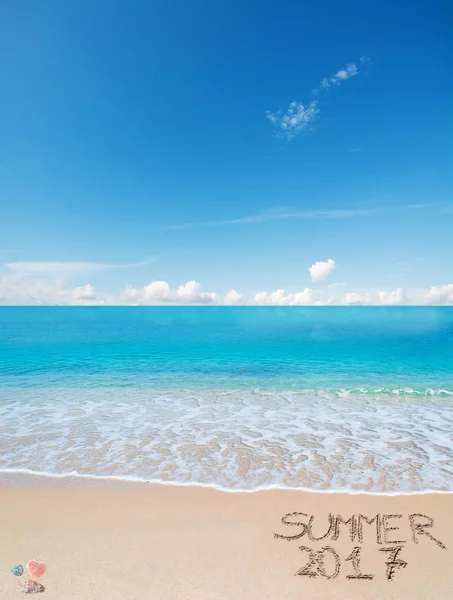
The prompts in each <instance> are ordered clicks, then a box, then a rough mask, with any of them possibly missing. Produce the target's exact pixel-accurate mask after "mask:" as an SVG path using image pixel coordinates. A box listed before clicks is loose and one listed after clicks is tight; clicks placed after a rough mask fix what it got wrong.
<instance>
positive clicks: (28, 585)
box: [20, 579, 45, 594]
mask: <svg viewBox="0 0 453 600" xmlns="http://www.w3.org/2000/svg"><path fill="white" fill-rule="evenodd" d="M44 590H45V587H44V586H43V585H42V584H41V583H38V582H37V581H33V580H32V579H27V580H26V581H24V582H22V584H21V585H20V591H21V592H24V593H25V594H38V593H39V592H43V591H44Z"/></svg>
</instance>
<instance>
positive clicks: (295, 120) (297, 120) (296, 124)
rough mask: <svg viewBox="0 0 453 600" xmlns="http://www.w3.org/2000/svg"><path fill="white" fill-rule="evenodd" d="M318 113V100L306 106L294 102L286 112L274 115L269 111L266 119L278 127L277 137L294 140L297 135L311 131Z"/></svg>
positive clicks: (278, 112)
mask: <svg viewBox="0 0 453 600" xmlns="http://www.w3.org/2000/svg"><path fill="white" fill-rule="evenodd" d="M318 113H319V109H318V103H317V101H316V100H314V101H312V102H310V104H308V105H305V106H304V105H303V104H302V103H301V102H297V101H294V102H291V103H290V105H289V106H288V108H287V110H286V111H285V112H283V111H277V112H276V113H273V112H271V111H269V110H268V111H267V112H266V117H267V118H268V119H269V120H270V121H271V123H273V125H274V126H275V127H276V135H277V137H283V138H286V139H287V140H292V139H293V138H294V137H295V136H296V135H299V134H300V133H304V132H306V131H308V130H309V126H310V123H312V121H314V119H315V117H316V115H317V114H318Z"/></svg>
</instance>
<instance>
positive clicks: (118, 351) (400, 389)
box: [0, 306, 453, 493]
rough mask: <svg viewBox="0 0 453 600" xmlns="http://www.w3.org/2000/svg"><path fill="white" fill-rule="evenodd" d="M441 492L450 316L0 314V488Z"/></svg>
mask: <svg viewBox="0 0 453 600" xmlns="http://www.w3.org/2000/svg"><path fill="white" fill-rule="evenodd" d="M1 472H3V473H15V472H17V473H41V474H46V475H60V476H62V475H68V474H78V475H80V476H90V477H101V478H106V477H107V478H118V479H124V480H137V481H151V482H168V483H183V484H202V485H209V486H215V487H218V488H222V489H228V490H254V489H260V488H269V487H288V488H308V489H317V490H350V491H359V490H364V491H369V492H377V493H401V492H409V493H410V492H417V491H426V490H438V491H441V490H443V491H448V490H450V491H453V308H448V307H388V308H387V307H310V308H302V307H212V306H210V307H195V306H194V307H3V308H0V474H1Z"/></svg>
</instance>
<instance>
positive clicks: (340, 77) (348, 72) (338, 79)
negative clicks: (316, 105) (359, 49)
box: [314, 57, 365, 93]
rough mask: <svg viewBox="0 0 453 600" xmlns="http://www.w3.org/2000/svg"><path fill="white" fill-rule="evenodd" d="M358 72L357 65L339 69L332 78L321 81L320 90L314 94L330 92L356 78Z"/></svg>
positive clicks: (353, 64)
mask: <svg viewBox="0 0 453 600" xmlns="http://www.w3.org/2000/svg"><path fill="white" fill-rule="evenodd" d="M363 58H365V57H363ZM360 60H361V62H364V61H363V60H362V59H360ZM358 72H359V70H358V68H357V65H356V64H355V63H350V64H349V65H347V66H346V67H344V68H342V69H339V70H338V71H337V72H336V73H335V74H334V75H332V76H331V77H324V79H323V80H322V81H321V86H320V87H319V88H318V89H316V90H314V92H315V93H317V92H319V91H320V90H328V89H329V88H330V87H332V86H334V85H340V84H341V83H343V81H346V80H347V79H350V78H351V77H355V76H356V75H357V74H358Z"/></svg>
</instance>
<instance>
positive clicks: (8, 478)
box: [0, 469, 453, 498]
mask: <svg viewBox="0 0 453 600" xmlns="http://www.w3.org/2000/svg"><path fill="white" fill-rule="evenodd" d="M52 482H53V483H54V485H52ZM57 482H58V483H57ZM61 484H63V486H64V487H68V488H73V489H76V488H80V487H82V488H83V487H99V488H102V487H104V486H108V487H112V486H113V487H118V488H122V487H128V486H133V487H138V488H141V487H144V488H149V487H150V486H157V487H160V486H163V487H175V488H196V489H207V490H214V491H216V492H222V493H226V494H259V493H261V492H269V491H273V490H275V491H282V492H286V491H289V492H303V493H307V494H342V495H346V496H376V497H383V498H386V497H388V498H395V497H400V496H404V497H411V496H430V495H442V496H443V495H446V496H448V495H453V489H452V490H438V489H429V490H411V491H395V492H376V491H370V490H362V489H358V490H355V489H348V488H345V489H330V488H325V489H317V488H306V487H283V486H279V485H268V486H265V487H259V488H253V489H238V488H224V487H221V486H219V485H216V484H213V483H198V482H192V481H191V482H178V481H165V480H149V481H147V480H144V479H140V478H134V477H128V476H121V475H118V476H116V475H91V474H89V473H40V472H37V471H31V470H27V469H0V489H2V488H5V487H6V488H8V487H11V486H12V487H25V488H28V487H57V488H58V487H60V486H61Z"/></svg>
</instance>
